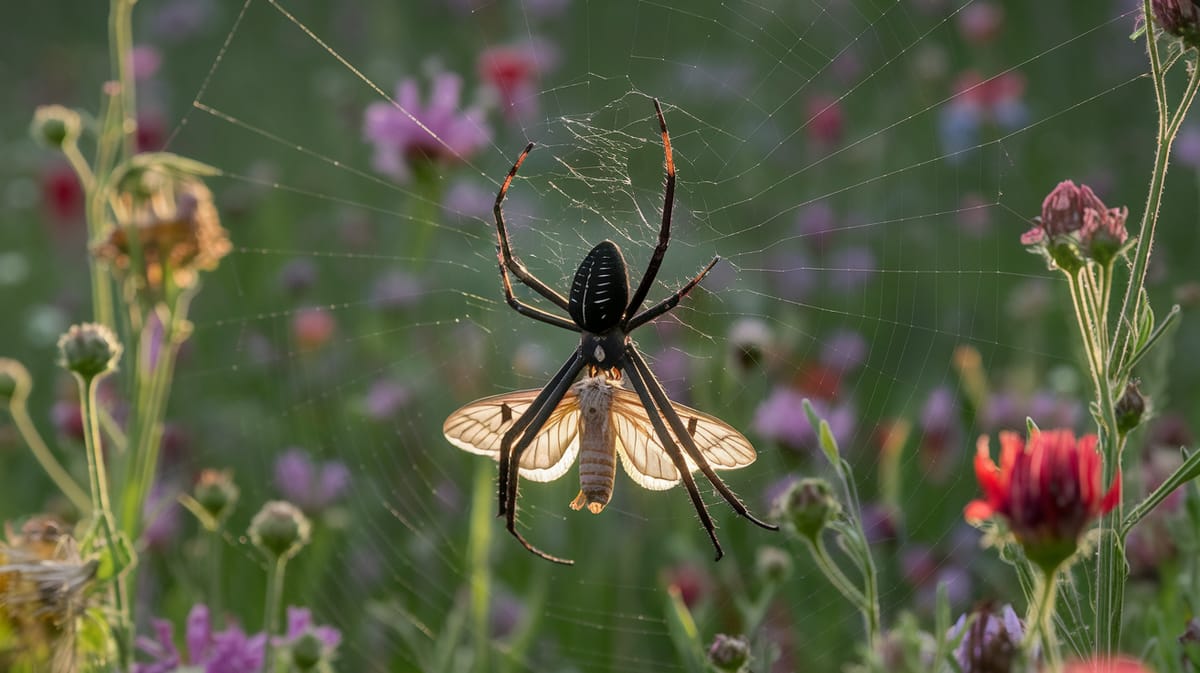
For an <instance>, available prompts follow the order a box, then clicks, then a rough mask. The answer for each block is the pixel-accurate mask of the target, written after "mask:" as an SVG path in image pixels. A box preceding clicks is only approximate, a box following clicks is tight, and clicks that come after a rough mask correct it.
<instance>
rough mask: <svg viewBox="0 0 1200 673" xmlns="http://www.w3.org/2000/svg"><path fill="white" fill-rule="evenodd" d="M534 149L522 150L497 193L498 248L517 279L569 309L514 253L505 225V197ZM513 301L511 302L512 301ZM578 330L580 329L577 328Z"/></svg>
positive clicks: (565, 302) (530, 145)
mask: <svg viewBox="0 0 1200 673" xmlns="http://www.w3.org/2000/svg"><path fill="white" fill-rule="evenodd" d="M531 150H533V143H529V144H528V145H526V146H525V151H524V152H521V156H519V157H517V162H516V163H515V164H513V167H512V169H510V170H509V171H508V177H506V178H504V182H503V183H502V184H501V185H500V191H499V192H498V193H497V194H496V205H494V206H493V207H492V214H494V215H495V216H496V238H497V246H496V247H497V248H499V253H500V260H501V262H503V264H504V266H505V267H507V268H508V270H509V271H512V272H513V275H514V276H516V277H517V280H519V281H521V282H522V283H524V284H525V285H527V286H529V287H530V288H531V289H533V291H534V292H537V293H538V294H540V295H542V296H543V297H545V298H546V299H548V300H550V302H551V303H553V304H554V305H555V306H558V307H559V308H561V309H562V310H564V311H565V310H567V299H566V297H563V296H562V295H561V294H559V293H557V292H555V291H554V289H553V288H551V287H550V286H549V285H546V284H545V283H543V282H542V281H540V280H538V279H537V278H536V277H535V276H534V275H533V274H532V273H530V272H529V269H526V268H525V264H524V263H522V262H521V260H519V259H517V258H516V257H514V256H513V254H512V248H511V247H509V243H508V229H506V228H505V226H504V210H503V209H502V208H501V207H500V205H501V204H502V203H504V197H505V195H507V194H508V186H509V185H511V184H512V181H513V178H514V177H516V175H517V169H518V168H520V167H521V163H522V162H524V161H525V157H527V156H529V152H530V151H531ZM510 303H511V302H510ZM577 331H578V330H577Z"/></svg>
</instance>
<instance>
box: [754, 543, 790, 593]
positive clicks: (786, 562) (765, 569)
mask: <svg viewBox="0 0 1200 673" xmlns="http://www.w3.org/2000/svg"><path fill="white" fill-rule="evenodd" d="M754 567H755V570H757V571H758V576H759V577H760V578H762V580H763V581H764V582H766V583H768V584H779V583H781V582H783V581H784V580H786V579H787V578H788V576H789V575H791V574H792V557H791V556H790V555H789V554H788V553H787V552H786V551H784V550H782V549H780V548H779V547H759V548H758V556H757V558H756V559H755V564H754Z"/></svg>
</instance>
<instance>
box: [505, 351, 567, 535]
mask: <svg viewBox="0 0 1200 673" xmlns="http://www.w3.org/2000/svg"><path fill="white" fill-rule="evenodd" d="M582 369H583V356H582V355H581V354H580V353H579V351H578V350H576V351H575V353H574V354H573V355H571V357H569V358H567V361H566V362H564V363H563V366H562V367H559V369H558V371H557V372H555V374H554V376H552V377H550V382H549V383H547V384H546V385H545V386H544V387H543V388H542V390H541V392H539V393H538V394H537V397H535V398H533V402H531V403H530V404H529V408H528V409H526V410H525V413H523V414H521V417H520V418H518V419H517V420H516V422H515V423H513V426H512V427H511V428H509V429H508V432H505V433H504V436H503V437H501V438H500V488H499V498H500V514H499V516H503V515H504V514H505V513H506V512H507V511H508V482H509V479H510V478H511V479H512V480H513V481H514V482H515V481H516V474H517V472H516V470H517V468H518V466H519V464H520V463H519V462H518V461H517V460H513V459H512V457H513V442H514V441H516V440H517V438H518V437H520V438H521V442H524V444H525V446H528V445H529V443H530V442H532V441H533V437H534V436H536V435H537V430H540V429H541V427H540V426H541V423H539V424H538V425H539V427H538V428H537V429H535V430H534V431H533V434H531V435H529V438H528V440H526V438H525V434H526V433H525V430H526V429H527V428H528V427H529V425H530V423H531V422H532V421H533V419H534V418H536V417H537V415H538V413H539V412H541V410H542V408H543V407H545V406H547V404H546V403H547V401H548V400H549V399H550V397H551V396H552V395H553V394H554V391H555V390H556V389H557V388H558V387H559V385H560V384H563V385H566V386H570V385H571V383H572V382H573V381H574V380H575V377H576V376H578V375H579V372H580V371H581V370H582ZM563 382H565V383H563ZM565 394H566V392H565V390H564V392H563V395H565ZM563 395H559V397H558V399H556V400H555V401H554V404H553V405H550V411H553V410H554V407H555V406H557V404H558V400H560V399H562V396H563ZM547 417H549V415H548V414H547ZM545 422H546V421H545V419H543V420H542V423H545ZM521 450H522V451H524V450H525V448H524V446H522V447H521Z"/></svg>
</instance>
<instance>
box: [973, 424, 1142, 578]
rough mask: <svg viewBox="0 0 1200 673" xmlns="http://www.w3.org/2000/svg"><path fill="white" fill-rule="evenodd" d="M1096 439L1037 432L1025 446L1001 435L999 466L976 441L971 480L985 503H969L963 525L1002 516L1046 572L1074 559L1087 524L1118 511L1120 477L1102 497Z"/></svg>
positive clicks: (1064, 432) (984, 442)
mask: <svg viewBox="0 0 1200 673" xmlns="http://www.w3.org/2000/svg"><path fill="white" fill-rule="evenodd" d="M1096 442H1097V438H1096V435H1085V436H1083V437H1081V438H1079V439H1078V440H1076V439H1075V434H1074V433H1073V432H1071V431H1070V430H1046V431H1036V432H1034V433H1033V434H1031V435H1030V436H1029V441H1028V443H1026V442H1024V441H1022V439H1021V437H1020V435H1018V434H1016V433H1014V432H1002V433H1000V446H1001V451H1000V465H999V466H997V465H996V464H995V463H994V462H992V458H991V456H990V455H989V451H988V448H989V447H988V438H987V436H986V435H984V436H983V437H980V438H979V444H978V452H977V454H976V456H975V476H976V478H977V479H978V480H979V485H980V487H981V488H982V489H983V493H984V499H982V500H973V501H971V502H970V503H969V504H968V505H967V507H966V510H965V512H964V515H965V517H966V519H967V520H968V521H971V522H978V521H982V520H983V519H987V518H990V517H993V516H1001V517H1003V518H1004V519H1005V520H1006V521H1007V522H1008V527H1009V529H1010V530H1011V531H1012V533H1013V536H1014V537H1016V539H1017V541H1018V542H1020V543H1021V545H1022V546H1023V547H1024V548H1025V555H1026V556H1028V557H1029V559H1030V560H1031V561H1033V562H1034V563H1036V564H1038V565H1039V566H1041V567H1042V568H1043V569H1045V570H1047V571H1050V570H1053V569H1055V568H1057V567H1058V566H1059V564H1061V563H1062V562H1063V561H1065V560H1066V559H1068V558H1069V557H1070V556H1071V555H1072V554H1074V553H1075V549H1076V548H1077V546H1078V544H1079V536H1080V535H1081V534H1082V533H1083V531H1084V529H1085V528H1086V527H1087V526H1088V525H1089V524H1091V522H1092V520H1093V519H1095V518H1096V517H1098V516H1099V515H1101V514H1104V513H1106V512H1108V511H1109V510H1111V509H1112V508H1113V507H1115V506H1116V505H1117V502H1118V501H1119V500H1120V498H1121V475H1120V473H1119V472H1118V473H1117V477H1116V478H1115V479H1114V480H1113V483H1112V485H1111V486H1110V487H1109V489H1108V491H1107V492H1104V491H1103V489H1102V488H1101V484H1100V467H1101V466H1100V454H1099V453H1098V452H1097V451H1096Z"/></svg>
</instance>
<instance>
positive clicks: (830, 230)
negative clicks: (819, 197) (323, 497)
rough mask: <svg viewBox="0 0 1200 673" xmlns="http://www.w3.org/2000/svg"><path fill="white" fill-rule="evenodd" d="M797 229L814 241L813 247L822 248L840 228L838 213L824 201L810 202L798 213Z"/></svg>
mask: <svg viewBox="0 0 1200 673" xmlns="http://www.w3.org/2000/svg"><path fill="white" fill-rule="evenodd" d="M796 230H797V231H799V232H800V235H801V236H804V237H805V238H807V239H808V240H810V241H811V242H812V246H813V248H815V249H817V250H821V249H823V248H825V247H826V246H828V244H829V243H830V241H831V240H832V238H833V234H834V233H835V232H837V230H838V223H837V214H836V213H834V212H833V207H832V206H830V205H829V204H828V203H826V202H824V201H817V202H816V203H812V204H809V205H807V206H805V207H804V208H802V209H800V212H799V213H798V214H797V215H796Z"/></svg>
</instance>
